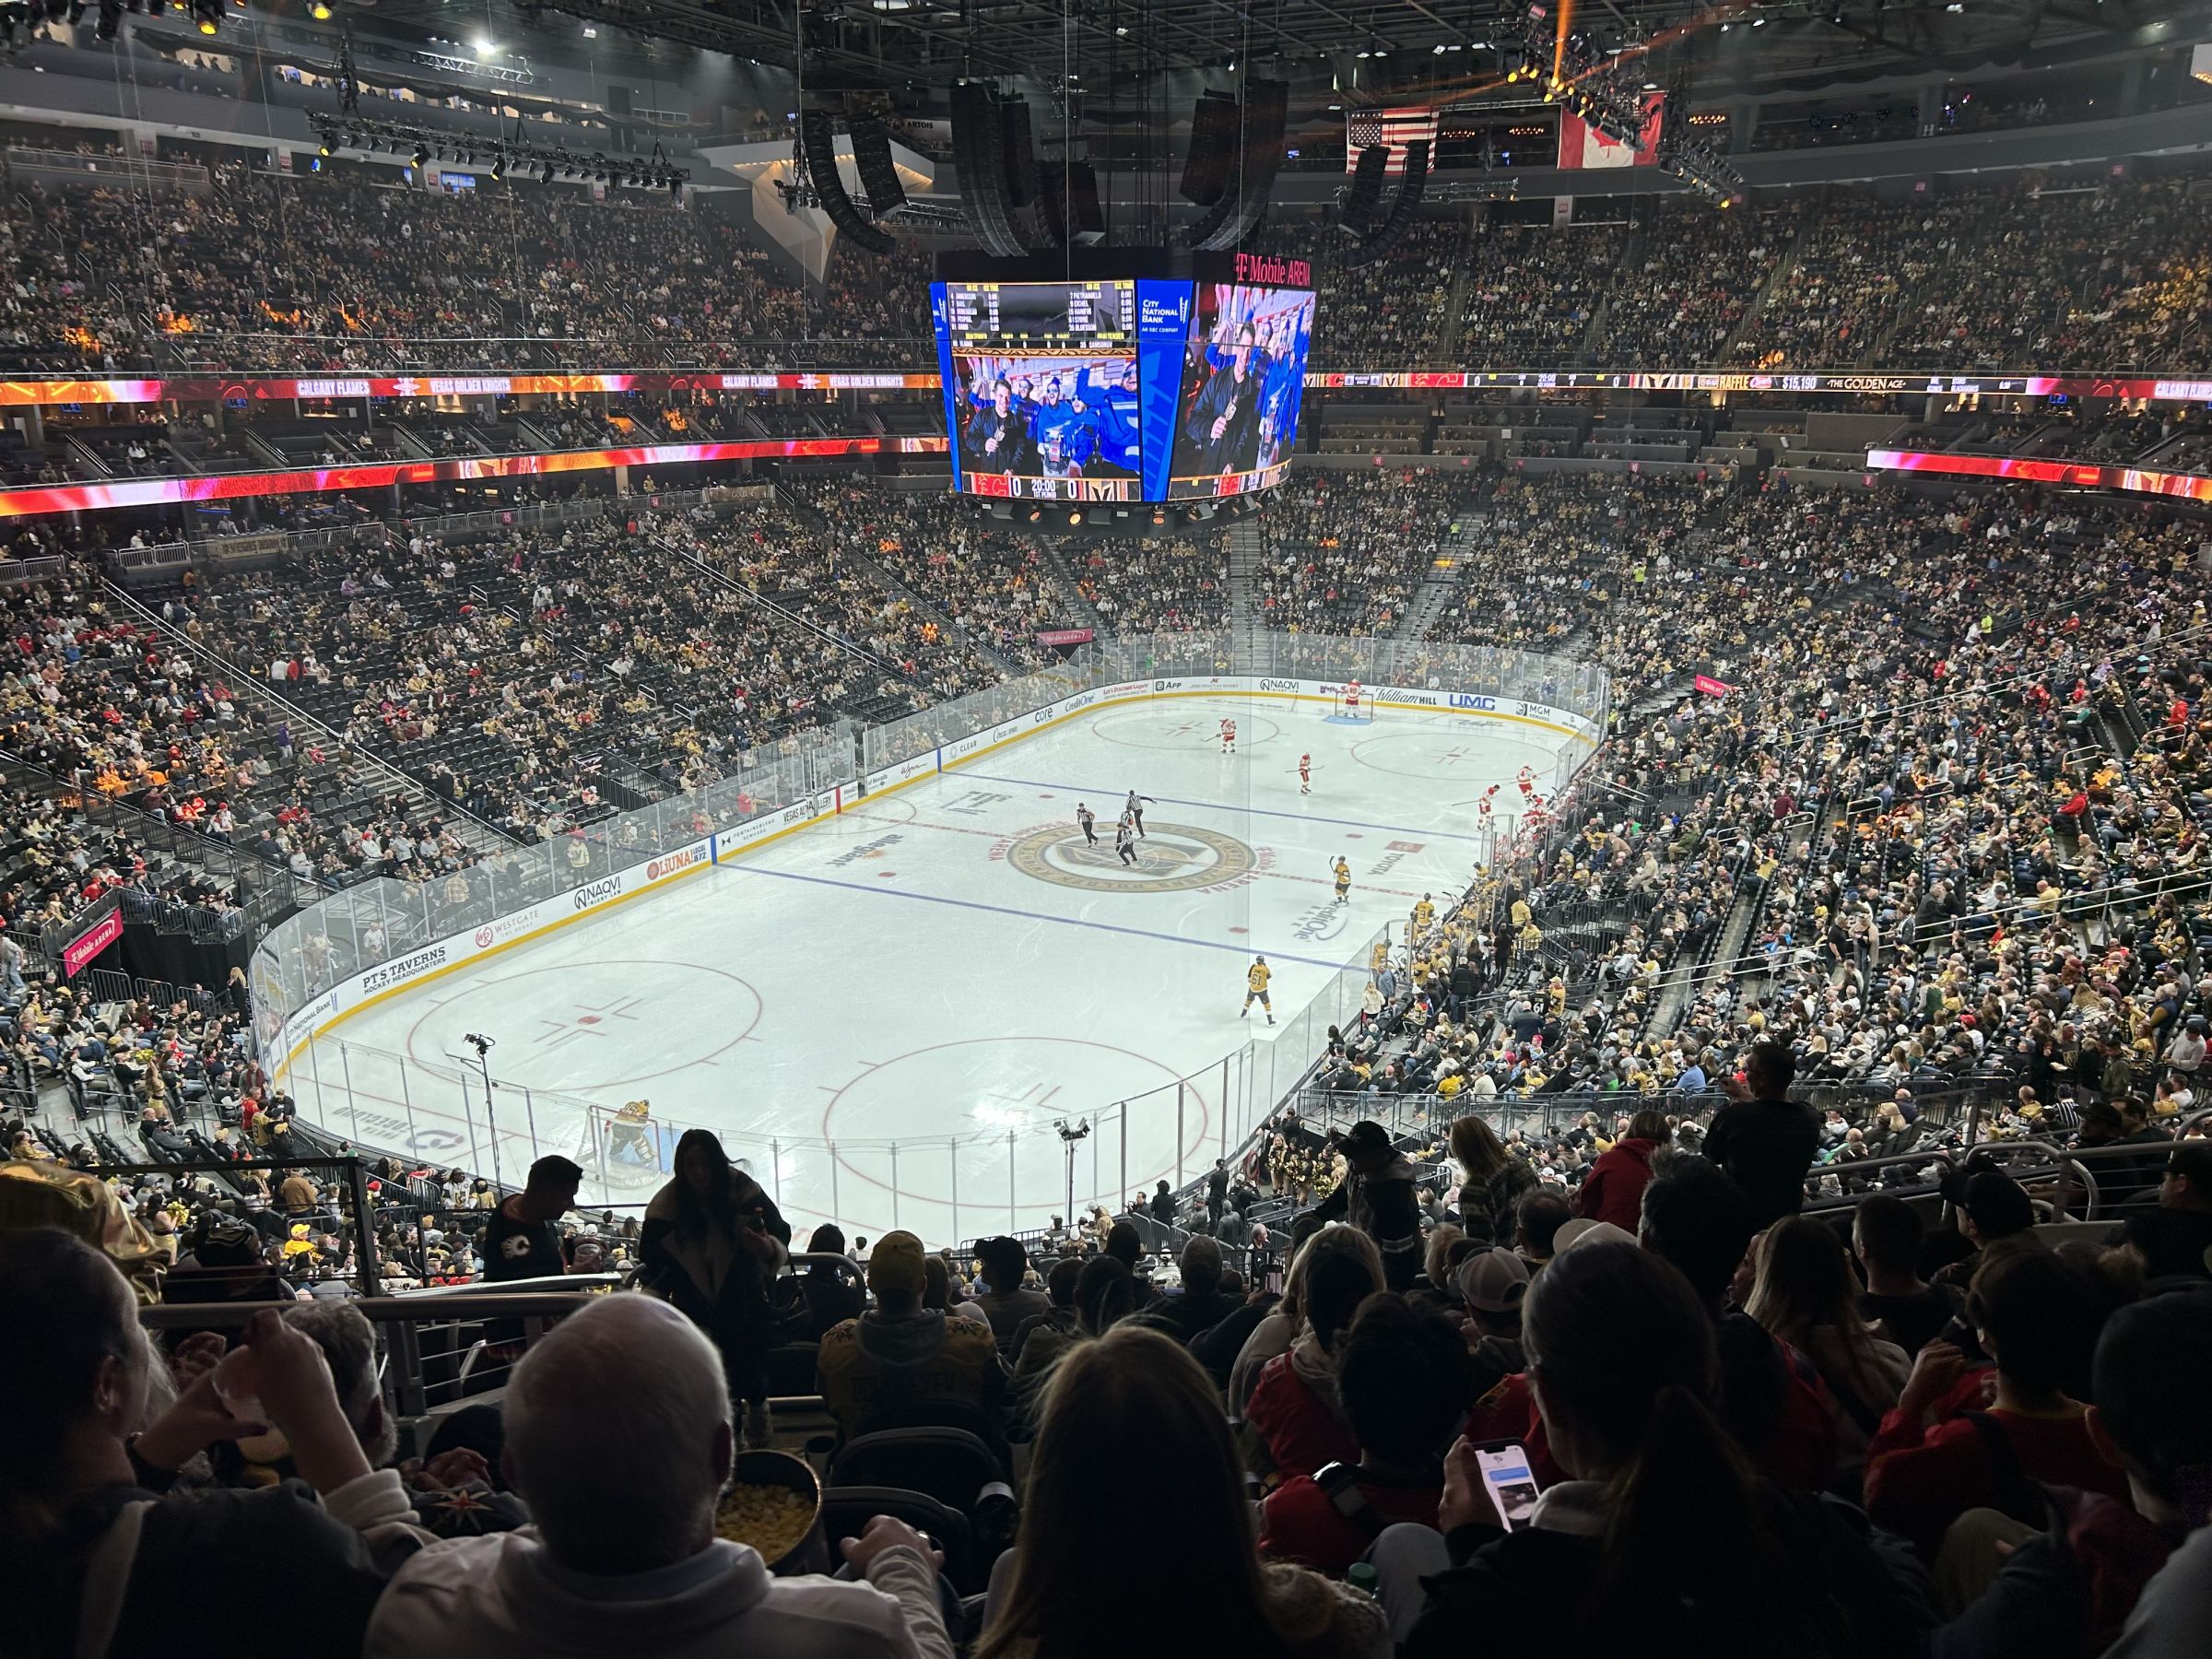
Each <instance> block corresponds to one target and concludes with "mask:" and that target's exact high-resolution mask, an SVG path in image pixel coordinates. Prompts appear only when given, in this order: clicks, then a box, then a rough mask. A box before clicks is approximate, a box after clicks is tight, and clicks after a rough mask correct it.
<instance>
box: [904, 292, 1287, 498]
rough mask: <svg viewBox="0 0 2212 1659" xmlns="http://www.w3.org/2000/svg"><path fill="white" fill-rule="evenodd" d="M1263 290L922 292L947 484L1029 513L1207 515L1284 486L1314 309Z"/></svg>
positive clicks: (1285, 295)
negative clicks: (1223, 503) (1134, 507)
mask: <svg viewBox="0 0 2212 1659" xmlns="http://www.w3.org/2000/svg"><path fill="white" fill-rule="evenodd" d="M1235 268H1236V269H1237V271H1238V274H1239V275H1240V276H1242V275H1244V274H1245V273H1246V271H1247V270H1248V269H1249V270H1250V271H1251V272H1252V273H1253V274H1254V275H1257V276H1261V277H1265V278H1266V279H1267V280H1261V281H1240V282H1206V281H1200V282H1194V281H1188V280H1182V279H1176V278H1159V277H1118V278H1098V279H1088V280H1070V281H1060V282H1043V281H1040V282H972V281H940V282H936V283H933V284H932V285H931V288H930V310H931V315H932V319H933V321H934V323H935V328H936V339H937V361H938V370H939V372H940V374H941V376H942V377H943V385H944V394H945V424H946V432H947V437H948V438H949V440H950V446H951V453H952V467H953V484H954V488H956V489H959V490H960V491H961V492H963V493H965V494H969V495H978V496H995V497H1000V498H1007V499H1014V500H1036V501H1060V502H1079V501H1166V500H1206V499H1212V498H1217V497H1222V496H1233V495H1241V494H1245V493H1248V492H1250V491H1253V490H1258V489H1265V488H1268V487H1269V486H1271V485H1273V484H1275V483H1277V482H1279V481H1280V479H1281V477H1282V476H1283V472H1284V469H1285V467H1286V466H1287V465H1288V462H1289V458H1290V453H1291V451H1292V449H1293V448H1294V446H1295V444H1296V441H1297V435H1298V415H1299V405H1300V394H1301V392H1302V389H1303V382H1304V376H1305V366H1306V357H1307V353H1308V350H1309V348H1310V347H1311V345H1312V333H1313V315H1314V305H1313V295H1312V292H1311V290H1310V289H1308V288H1302V287H1297V288H1292V287H1283V286H1278V285H1277V283H1276V282H1275V281H1274V280H1273V279H1275V278H1277V277H1283V276H1287V275H1290V274H1293V273H1294V274H1295V275H1296V276H1297V277H1300V278H1302V277H1303V274H1304V267H1303V265H1302V264H1293V263H1291V262H1285V261H1265V260H1261V259H1258V258H1248V257H1247V256H1245V255H1239V256H1238V258H1237V261H1236V267H1235Z"/></svg>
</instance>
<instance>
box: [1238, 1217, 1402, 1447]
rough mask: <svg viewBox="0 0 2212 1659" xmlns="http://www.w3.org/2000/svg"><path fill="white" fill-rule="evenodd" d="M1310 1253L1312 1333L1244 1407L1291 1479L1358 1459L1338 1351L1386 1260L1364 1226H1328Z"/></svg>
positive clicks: (1274, 1362)
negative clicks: (1339, 1382) (1339, 1383)
mask: <svg viewBox="0 0 2212 1659" xmlns="http://www.w3.org/2000/svg"><path fill="white" fill-rule="evenodd" d="M1306 1249H1307V1250H1308V1251H1309V1252H1310V1253H1312V1260H1310V1261H1308V1262H1307V1263H1306V1271H1305V1302H1304V1306H1305V1329H1304V1330H1302V1331H1301V1332H1300V1333H1299V1335H1298V1339H1297V1340H1296V1341H1295V1342H1293V1343H1292V1344H1291V1345H1290V1351H1289V1352H1288V1353H1287V1354H1277V1356H1276V1357H1275V1358H1274V1359H1270V1360H1268V1361H1267V1363H1266V1365H1265V1366H1264V1367H1262V1368H1261V1371H1260V1380H1259V1382H1257V1383H1255V1384H1254V1385H1253V1391H1252V1398H1251V1399H1250V1400H1249V1401H1247V1402H1246V1404H1245V1406H1244V1421H1245V1424H1246V1426H1247V1427H1248V1428H1249V1429H1250V1430H1252V1432H1253V1436H1254V1437H1255V1439H1256V1441H1257V1442H1258V1447H1257V1448H1256V1449H1258V1450H1264V1452H1265V1465H1266V1466H1267V1467H1270V1468H1272V1469H1274V1470H1276V1471H1277V1472H1279V1473H1280V1474H1281V1475H1282V1477H1283V1478H1285V1479H1286V1480H1287V1479H1288V1478H1290V1477H1293V1476H1298V1475H1311V1474H1312V1473H1313V1472H1314V1471H1315V1470H1316V1469H1319V1468H1321V1467H1322V1466H1323V1465H1326V1464H1333V1463H1341V1464H1356V1463H1358V1462H1359V1437H1358V1436H1357V1435H1355V1434H1354V1433H1353V1432H1352V1427H1351V1421H1350V1419H1349V1418H1347V1416H1346V1414H1345V1410H1344V1406H1343V1403H1342V1402H1341V1401H1340V1400H1338V1398H1337V1396H1336V1349H1337V1347H1338V1344H1339V1342H1340V1340H1341V1339H1342V1338H1343V1336H1344V1335H1345V1334H1346V1333H1347V1331H1349V1330H1350V1329H1351V1324H1352V1316H1353V1315H1354V1314H1355V1313H1357V1312H1359V1304H1360V1303H1361V1302H1363V1301H1365V1300H1367V1299H1368V1298H1369V1297H1371V1296H1372V1295H1373V1294H1374V1293H1375V1292H1376V1291H1378V1290H1380V1289H1382V1288H1383V1287H1382V1254H1381V1253H1380V1252H1379V1251H1377V1250H1376V1248H1375V1245H1374V1241H1372V1240H1371V1239H1370V1238H1369V1237H1368V1236H1367V1235H1366V1234H1365V1233H1363V1232H1361V1231H1360V1230H1359V1229H1358V1228H1354V1227H1330V1228H1324V1229H1323V1230H1321V1231H1320V1232H1318V1233H1316V1234H1314V1235H1313V1238H1312V1241H1310V1242H1308V1244H1307V1245H1306ZM1263 1472H1265V1471H1264V1470H1263Z"/></svg>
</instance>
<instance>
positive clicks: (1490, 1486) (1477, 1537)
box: [1374, 1243, 1916, 1659]
mask: <svg viewBox="0 0 2212 1659" xmlns="http://www.w3.org/2000/svg"><path fill="white" fill-rule="evenodd" d="M1525 1306H1526V1312H1525V1313H1524V1322H1523V1341H1524V1346H1525V1347H1526V1349H1527V1354H1528V1362H1529V1371H1530V1376H1531V1380H1532V1382H1533V1385H1534V1389H1535V1397H1536V1406H1537V1409H1538V1410H1539V1411H1540V1412H1541V1413H1542V1415H1543V1418H1544V1427H1545V1432H1546V1434H1547V1438H1548V1440H1549V1442H1550V1446H1551V1451H1552V1453H1553V1455H1554V1456H1555V1457H1556V1458H1557V1459H1558V1460H1559V1464H1560V1465H1561V1466H1562V1467H1564V1468H1565V1469H1566V1470H1567V1472H1568V1475H1569V1476H1570V1478H1569V1479H1567V1480H1564V1481H1561V1482H1559V1484H1557V1485H1555V1486H1553V1487H1551V1488H1547V1490H1545V1491H1544V1492H1543V1493H1542V1495H1541V1496H1540V1497H1538V1498H1537V1499H1536V1500H1535V1503H1534V1504H1533V1505H1530V1504H1528V1503H1527V1502H1526V1501H1525V1500H1526V1496H1527V1494H1526V1491H1525V1488H1526V1485H1527V1476H1526V1472H1525V1469H1524V1466H1522V1465H1517V1464H1516V1463H1515V1460H1514V1459H1513V1457H1512V1452H1513V1451H1514V1450H1515V1448H1512V1447H1496V1446H1493V1447H1485V1448H1477V1447H1475V1446H1473V1445H1471V1444H1469V1443H1468V1442H1467V1441H1464V1440H1463V1441H1460V1442H1459V1443H1458V1444H1457V1445H1456V1446H1454V1447H1453V1451H1452V1454H1451V1456H1450V1457H1449V1458H1448V1459H1447V1460H1446V1465H1445V1484H1444V1500H1443V1504H1442V1507H1441V1512H1440V1514H1439V1522H1440V1524H1441V1526H1442V1527H1443V1529H1444V1531H1443V1535H1441V1536H1440V1535H1438V1534H1436V1533H1433V1532H1429V1531H1427V1529H1425V1528H1406V1527H1393V1528H1391V1529H1390V1530H1389V1531H1388V1532H1386V1533H1385V1534H1384V1535H1383V1536H1382V1540H1381V1542H1380V1543H1379V1544H1378V1545H1377V1547H1376V1554H1375V1558H1374V1559H1375V1560H1376V1564H1377V1567H1378V1569H1379V1570H1380V1571H1381V1574H1382V1594H1383V1600H1384V1603H1385V1606H1386V1607H1387V1608H1388V1609H1389V1610H1390V1611H1391V1613H1392V1615H1393V1624H1394V1626H1395V1627H1399V1628H1402V1629H1404V1630H1405V1637H1404V1641H1403V1642H1402V1644H1401V1646H1400V1647H1399V1650H1398V1652H1399V1653H1400V1655H1401V1656H1402V1659H1426V1656H1428V1655H1431V1654H1438V1655H1441V1654H1465V1653H1478V1652H1479V1653H1539V1652H1555V1651H1556V1652H1564V1653H1606V1654H1607V1655H1609V1659H1646V1656H1651V1659H1657V1656H1659V1655H1667V1656H1669V1659H1672V1656H1673V1655H1678V1654H1679V1655H1687V1654H1692V1653H1695V1654H1700V1655H1710V1656H1712V1659H1723V1656H1725V1655H1735V1654H1746V1655H1748V1654H1752V1653H1791V1654H1793V1655H1800V1656H1803V1655H1813V1656H1824V1655H1830V1654H1844V1653H1850V1654H1863V1655H1877V1654H1886V1653H1898V1654H1900V1655H1901V1654H1908V1653H1914V1652H1915V1651H1916V1647H1915V1630H1916V1624H1915V1620H1914V1618H1913V1615H1912V1606H1911V1604H1910V1603H1909V1602H1908V1600H1907V1598H1906V1596H1905V1595H1904V1594H1903V1593H1902V1591H1901V1590H1900V1588H1899V1586H1898V1584H1897V1583H1896V1581H1895V1580H1894V1579H1893V1578H1892V1577H1891V1576H1890V1573H1889V1571H1888V1568H1887V1567H1886V1566H1885V1565H1884V1564H1883V1562H1882V1560H1881V1559H1880V1558H1879V1557H1878V1556H1877V1555H1876V1554H1875V1552H1874V1551H1873V1549H1872V1548H1870V1547H1868V1545H1867V1544H1866V1542H1865V1538H1864V1537H1862V1536H1861V1535H1859V1534H1858V1533H1856V1532H1854V1531H1853V1529H1852V1528H1851V1527H1850V1526H1848V1525H1847V1524H1844V1523H1843V1522H1842V1521H1841V1520H1839V1519H1837V1518H1836V1516H1835V1514H1834V1512H1832V1510H1830V1508H1828V1507H1827V1506H1825V1505H1824V1504H1823V1503H1822V1501H1821V1500H1819V1499H1818V1497H1815V1496H1814V1495H1812V1494H1809V1493H1802V1492H1786V1491H1784V1490H1783V1489H1782V1488H1779V1487H1776V1486H1773V1485H1771V1483H1769V1482H1767V1481H1764V1480H1762V1479H1760V1478H1759V1477H1757V1476H1755V1475H1754V1474H1752V1472H1751V1470H1750V1468H1749V1466H1748V1465H1747V1464H1746V1462H1745V1461H1744V1457H1743V1454H1742V1453H1741V1452H1739V1451H1738V1450H1737V1449H1736V1447H1735V1442H1734V1441H1731V1440H1730V1439H1729V1437H1728V1434H1727V1432H1726V1430H1724V1429H1723V1428H1722V1427H1721V1425H1720V1423H1719V1421H1718V1419H1717V1418H1715V1417H1714V1415H1713V1400H1714V1396H1715V1393H1716V1390H1717V1388H1718V1379H1719V1361H1718V1358H1717V1356H1716V1354H1715V1351H1714V1347H1713V1335H1712V1319H1711V1318H1710V1317H1709V1316H1708V1315H1707V1314H1706V1312H1705V1310H1704V1309H1703V1308H1702V1307H1701V1306H1700V1304H1699V1301H1698V1298H1697V1294H1696V1292H1695V1291H1693V1290H1692V1289H1691V1288H1690V1287H1689V1284H1688V1280H1686V1279H1684V1278H1683V1277H1682V1276H1681V1275H1680V1274H1679V1273H1678V1272H1677V1271H1676V1270H1675V1268H1673V1267H1672V1266H1670V1265H1668V1264H1667V1263H1665V1262H1664V1261H1662V1260H1661V1259H1660V1258H1658V1257H1657V1256H1655V1255H1653V1254H1651V1253H1648V1252H1646V1251H1643V1250H1640V1249H1638V1248H1637V1247H1636V1246H1635V1245H1632V1244H1625V1243H1623V1244H1591V1245H1585V1246H1583V1247H1581V1248H1577V1249H1574V1250H1570V1251H1567V1252H1565V1253H1562V1254H1561V1255H1559V1257H1558V1258H1557V1259H1556V1260H1554V1261H1553V1262H1552V1263H1551V1265H1549V1266H1547V1267H1546V1268H1545V1270H1544V1271H1543V1273H1542V1274H1540V1275H1539V1276H1538V1277H1537V1278H1536V1281H1535V1285H1534V1287H1533V1288H1531V1289H1530V1291H1529V1294H1528V1300H1527V1303H1526V1305H1525ZM1509 1519H1510V1520H1512V1522H1514V1523H1516V1524H1514V1525H1513V1526H1512V1529H1511V1530H1508V1529H1507V1525H1506V1523H1507V1522H1508V1520H1509ZM1424 1557H1425V1559H1424ZM1424 1574H1425V1575H1428V1576H1429V1577H1430V1579H1431V1583H1432V1588H1430V1591H1429V1592H1428V1594H1427V1596H1426V1600H1425V1601H1422V1600H1421V1596H1422V1591H1421V1588H1420V1586H1419V1583H1418V1576H1417V1575H1424ZM1409 1603H1418V1605H1419V1611H1418V1614H1416V1615H1412V1616H1411V1617H1410V1618H1406V1612H1407V1609H1408V1605H1409ZM1563 1626H1564V1628H1562V1627H1563Z"/></svg>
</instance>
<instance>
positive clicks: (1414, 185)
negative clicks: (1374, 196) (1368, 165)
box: [1344, 138, 1429, 265]
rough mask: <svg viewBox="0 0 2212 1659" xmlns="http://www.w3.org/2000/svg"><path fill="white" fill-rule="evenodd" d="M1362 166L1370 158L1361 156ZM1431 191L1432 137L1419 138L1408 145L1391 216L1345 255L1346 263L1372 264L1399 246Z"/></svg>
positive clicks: (1391, 207)
mask: <svg viewBox="0 0 2212 1659" xmlns="http://www.w3.org/2000/svg"><path fill="white" fill-rule="evenodd" d="M1359 159H1360V162H1361V164H1362V165H1364V164H1365V162H1366V160H1367V158H1366V157H1365V156H1364V155H1363V156H1361V157H1360V158H1359ZM1428 190H1429V140H1428V139H1426V138H1416V139H1415V140H1414V141H1413V142H1412V143H1411V144H1408V145H1407V146H1406V176H1405V177H1404V178H1403V179H1401V180H1400V181H1399V182H1398V194H1397V197H1396V199H1395V200H1394V201H1393V202H1392V203H1391V205H1390V217H1389V218H1386V219H1384V220H1383V221H1382V229H1378V230H1377V231H1376V232H1375V233H1374V234H1373V235H1371V236H1370V237H1367V238H1365V239H1364V240H1362V241H1361V242H1360V243H1359V246H1358V247H1356V248H1354V249H1353V250H1352V251H1351V253H1348V254H1347V255H1346V256H1345V261H1344V263H1345V264H1346V265H1373V264H1374V263H1375V261H1377V260H1378V259H1381V258H1382V256H1383V255H1384V254H1385V253H1389V252H1390V251H1391V249H1393V248H1394V247H1396V246H1397V245H1398V243H1399V241H1401V240H1403V239H1404V237H1405V235H1406V230H1407V229H1410V228H1411V227H1412V224H1413V216H1414V215H1415V214H1416V213H1417V212H1418V211H1419V209H1420V206H1421V197H1422V196H1423V195H1425V194H1428Z"/></svg>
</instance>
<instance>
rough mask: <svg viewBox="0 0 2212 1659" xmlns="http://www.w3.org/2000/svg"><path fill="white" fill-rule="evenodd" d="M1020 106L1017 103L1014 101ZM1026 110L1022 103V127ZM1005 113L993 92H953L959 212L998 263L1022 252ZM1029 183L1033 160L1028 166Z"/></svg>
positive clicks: (968, 86) (973, 87)
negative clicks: (1012, 194) (1012, 199)
mask: <svg viewBox="0 0 2212 1659" xmlns="http://www.w3.org/2000/svg"><path fill="white" fill-rule="evenodd" d="M1015 101H1016V102H1017V103H1019V102H1020V100H1015ZM1027 120H1028V106H1027V105H1026V104H1024V105H1022V116H1021V122H1022V124H1023V126H1024V127H1025V129H1026V126H1027ZM952 164H953V166H954V167H955V168H956V169H958V170H959V179H960V208H961V211H962V212H964V213H965V214H966V215H967V216H968V228H969V229H971V230H972V231H974V232H975V240H976V241H979V242H981V243H982V245H983V247H984V248H985V249H986V250H987V251H989V252H990V253H995V254H997V255H998V256H999V257H1000V258H1002V259H1011V258H1014V257H1015V256H1016V255H1018V254H1022V253H1028V252H1029V249H1028V248H1027V247H1026V246H1025V245H1024V244H1023V242H1022V240H1021V237H1020V235H1019V234H1018V232H1017V231H1016V230H1015V229H1014V215H1013V208H1012V206H1011V202H1010V191H1009V189H1008V183H1007V180H1008V171H1007V166H1006V112H1005V111H1004V110H1002V109H1001V107H1000V105H999V101H998V99H997V98H996V97H995V96H994V94H993V92H992V90H991V88H989V87H987V86H985V85H983V84H982V82H981V81H963V82H961V83H960V84H959V86H957V87H955V88H953V89H952ZM1028 165H1029V170H1030V172H1029V180H1030V182H1031V183H1032V184H1033V183H1034V179H1035V170H1036V162H1035V159H1034V158H1033V157H1032V158H1031V159H1030V162H1029V164H1028Z"/></svg>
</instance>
